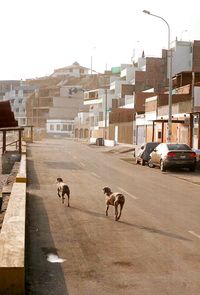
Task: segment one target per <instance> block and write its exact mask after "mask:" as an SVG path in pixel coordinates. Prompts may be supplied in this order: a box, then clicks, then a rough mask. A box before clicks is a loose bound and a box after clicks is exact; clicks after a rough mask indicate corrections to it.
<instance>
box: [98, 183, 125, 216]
mask: <svg viewBox="0 0 200 295" xmlns="http://www.w3.org/2000/svg"><path fill="white" fill-rule="evenodd" d="M103 192H104V194H105V195H106V216H108V209H109V205H111V206H114V207H115V220H116V221H117V220H119V219H120V217H121V213H122V209H123V206H124V203H125V197H124V195H123V194H121V193H113V192H112V191H111V189H110V188H109V187H104V188H103ZM118 206H120V211H119V215H118Z"/></svg>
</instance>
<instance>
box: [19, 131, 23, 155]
mask: <svg viewBox="0 0 200 295" xmlns="http://www.w3.org/2000/svg"><path fill="white" fill-rule="evenodd" d="M19 153H20V154H21V153H22V130H19Z"/></svg>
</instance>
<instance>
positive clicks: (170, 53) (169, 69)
mask: <svg viewBox="0 0 200 295" xmlns="http://www.w3.org/2000/svg"><path fill="white" fill-rule="evenodd" d="M143 12H144V13H146V14H148V15H151V16H155V17H157V18H160V19H161V20H163V21H164V22H165V23H166V25H167V28H168V56H167V57H168V59H167V60H168V61H167V64H168V73H169V97H168V107H169V110H168V116H169V117H168V132H167V142H171V136H172V51H171V50H170V26H169V24H168V22H167V21H166V20H165V19H164V18H162V17H161V16H159V15H156V14H152V13H150V11H148V10H143Z"/></svg>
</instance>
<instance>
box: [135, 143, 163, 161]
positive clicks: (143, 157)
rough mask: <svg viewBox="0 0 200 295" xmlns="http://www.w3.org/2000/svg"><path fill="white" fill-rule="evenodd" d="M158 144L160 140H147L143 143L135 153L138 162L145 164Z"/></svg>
mask: <svg viewBox="0 0 200 295" xmlns="http://www.w3.org/2000/svg"><path fill="white" fill-rule="evenodd" d="M158 145H159V142H147V143H144V144H142V145H141V146H140V148H139V150H138V151H137V152H136V155H135V162H136V164H139V163H140V164H141V165H142V166H144V165H145V164H146V163H148V162H149V159H150V153H151V152H152V151H153V149H154V148H156V147H157V146H158Z"/></svg>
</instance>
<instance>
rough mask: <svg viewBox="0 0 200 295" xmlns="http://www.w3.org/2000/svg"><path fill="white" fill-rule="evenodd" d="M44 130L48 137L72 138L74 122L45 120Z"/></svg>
mask: <svg viewBox="0 0 200 295" xmlns="http://www.w3.org/2000/svg"><path fill="white" fill-rule="evenodd" d="M46 130H47V134H48V135H64V136H65V137H70V138H71V137H73V136H74V120H56V119H55V120H47V124H46Z"/></svg>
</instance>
